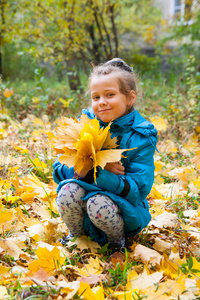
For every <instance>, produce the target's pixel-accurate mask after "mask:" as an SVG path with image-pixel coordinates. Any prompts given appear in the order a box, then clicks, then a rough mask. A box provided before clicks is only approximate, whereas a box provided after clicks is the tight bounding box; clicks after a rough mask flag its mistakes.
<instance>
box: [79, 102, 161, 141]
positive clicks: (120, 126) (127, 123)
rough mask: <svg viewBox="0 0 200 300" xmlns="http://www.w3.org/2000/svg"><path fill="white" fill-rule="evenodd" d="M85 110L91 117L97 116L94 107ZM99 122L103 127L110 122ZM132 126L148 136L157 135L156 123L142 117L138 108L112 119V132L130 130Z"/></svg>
mask: <svg viewBox="0 0 200 300" xmlns="http://www.w3.org/2000/svg"><path fill="white" fill-rule="evenodd" d="M83 112H84V113H86V114H87V115H88V117H89V118H91V119H93V118H95V115H94V112H93V110H92V108H90V109H88V110H86V109H84V110H83ZM99 122H100V126H101V127H106V126H107V125H108V124H109V123H105V122H102V121H101V120H99ZM130 127H132V129H133V130H135V131H137V132H138V133H140V134H142V135H144V136H147V137H148V136H152V135H154V136H156V135H157V130H156V129H155V127H154V125H153V124H151V123H150V122H148V121H147V120H146V119H145V118H144V117H142V116H141V115H140V114H139V112H138V111H137V110H136V109H134V110H133V111H132V112H130V113H129V114H127V115H125V116H123V117H121V118H118V119H116V120H114V121H112V123H111V126H110V128H111V131H112V132H124V131H129V130H130Z"/></svg>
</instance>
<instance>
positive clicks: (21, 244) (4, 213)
mask: <svg viewBox="0 0 200 300" xmlns="http://www.w3.org/2000/svg"><path fill="white" fill-rule="evenodd" d="M153 110H154V108H152V111H153ZM155 110H156V109H155ZM191 113H192V108H191V106H190V104H189V103H188V107H182V108H181V109H180V107H179V108H177V107H175V106H173V105H171V106H169V107H168V108H167V109H166V110H162V113H160V112H159V113H158V112H157V113H154V116H153V117H152V118H151V121H152V122H153V123H154V124H155V126H156V127H157V129H158V132H159V142H158V146H157V147H158V150H159V153H158V152H156V153H155V166H156V171H155V183H154V186H153V188H152V191H151V193H150V194H149V196H148V201H149V205H150V211H151V214H152V220H151V222H150V224H149V226H148V227H147V228H145V229H144V230H143V231H142V232H141V233H140V234H139V235H138V236H137V237H135V239H133V240H130V248H129V249H128V251H127V252H126V253H125V254H122V253H115V254H114V255H112V256H110V254H109V252H108V251H107V248H106V246H105V247H102V248H101V247H100V246H99V245H98V244H97V243H94V242H92V241H90V240H89V239H87V238H86V237H83V238H81V239H80V238H78V239H76V240H75V241H74V242H70V243H68V245H67V247H63V246H62V245H61V244H60V243H59V242H58V239H59V238H60V237H61V236H63V234H67V228H66V226H65V225H64V224H63V223H62V221H61V219H60V217H59V215H58V211H57V208H56V205H55V198H56V184H55V183H53V180H52V163H53V161H54V159H55V157H54V153H53V151H52V149H51V148H50V146H49V145H48V144H47V142H48V137H47V135H46V133H47V132H49V131H52V130H53V128H52V126H51V123H50V121H49V119H48V116H47V115H44V116H43V117H42V118H41V119H39V118H36V117H35V116H33V115H27V117H26V118H24V119H23V120H22V121H21V122H18V121H13V120H11V118H9V116H8V112H6V111H5V110H4V111H3V110H2V111H1V118H0V142H1V148H0V154H1V155H0V175H1V178H0V199H1V202H0V231H1V232H0V233H1V239H0V299H88V300H89V299H96V300H100V299H101V300H103V299H127V300H129V299H131V300H132V299H134V300H139V299H147V300H152V299H158V300H165V299H181V300H189V299H191V300H192V299H200V250H199V249H200V230H199V227H200V209H199V203H200V194H199V190H200V150H199V146H200V140H199V139H200V128H199V126H198V125H195V124H193V125H191V124H192V122H191V118H190V115H191ZM180 116H181V117H180Z"/></svg>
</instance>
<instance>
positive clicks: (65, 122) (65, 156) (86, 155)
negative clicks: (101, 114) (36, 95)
mask: <svg viewBox="0 0 200 300" xmlns="http://www.w3.org/2000/svg"><path fill="white" fill-rule="evenodd" d="M58 125H59V126H58V128H57V129H56V138H54V137H52V135H50V134H48V135H49V139H50V143H53V148H54V149H55V151H56V153H57V154H59V153H60V154H62V155H61V156H60V157H59V161H60V162H61V163H62V164H66V165H67V166H68V167H72V166H74V170H75V171H76V172H77V173H81V171H82V170H83V169H88V170H89V169H90V168H91V159H92V162H93V168H94V180H95V182H96V171H97V166H100V167H101V168H104V167H105V165H106V163H108V162H118V161H120V159H121V155H122V153H123V152H124V151H127V150H131V149H113V148H116V147H117V144H116V138H114V139H111V134H110V132H109V129H110V125H108V126H107V127H106V128H100V124H99V121H98V120H97V119H96V118H95V119H89V118H88V117H87V116H86V115H85V114H82V115H81V117H80V120H79V121H78V120H76V119H75V120H74V119H72V118H66V117H61V120H60V121H59V122H58Z"/></svg>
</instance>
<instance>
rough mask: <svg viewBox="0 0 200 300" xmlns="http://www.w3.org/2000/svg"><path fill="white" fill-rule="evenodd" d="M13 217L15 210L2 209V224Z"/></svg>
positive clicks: (0, 212) (0, 214)
mask: <svg viewBox="0 0 200 300" xmlns="http://www.w3.org/2000/svg"><path fill="white" fill-rule="evenodd" d="M12 217H13V211H9V210H1V211H0V224H5V223H6V222H7V221H9V220H11V219H12Z"/></svg>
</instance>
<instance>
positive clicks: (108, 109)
mask: <svg viewBox="0 0 200 300" xmlns="http://www.w3.org/2000/svg"><path fill="white" fill-rule="evenodd" d="M110 110H111V108H107V109H102V110H99V112H100V113H102V112H107V111H110Z"/></svg>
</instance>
